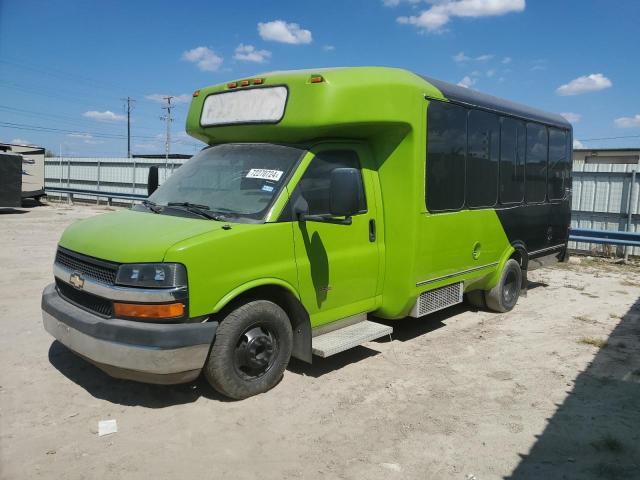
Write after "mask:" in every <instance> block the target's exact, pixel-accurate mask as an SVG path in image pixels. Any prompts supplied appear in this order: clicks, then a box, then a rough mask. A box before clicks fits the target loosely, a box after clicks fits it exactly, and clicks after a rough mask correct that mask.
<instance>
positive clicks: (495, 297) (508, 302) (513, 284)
mask: <svg viewBox="0 0 640 480" xmlns="http://www.w3.org/2000/svg"><path fill="white" fill-rule="evenodd" d="M521 286H522V270H521V269H520V264H519V263H518V262H517V261H515V260H514V259H509V260H507V263H505V265H504V268H503V269H502V274H501V275H500V280H499V281H498V284H497V285H496V286H495V287H493V288H492V289H491V290H489V291H487V292H485V301H486V302H487V307H488V308H489V309H490V310H493V311H495V312H508V311H509V310H511V309H512V308H513V307H515V306H516V302H517V301H518V297H520V287H521Z"/></svg>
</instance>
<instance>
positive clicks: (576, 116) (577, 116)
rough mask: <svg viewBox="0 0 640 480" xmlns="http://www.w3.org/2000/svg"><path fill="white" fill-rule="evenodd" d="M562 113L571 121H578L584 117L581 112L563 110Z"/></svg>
mask: <svg viewBox="0 0 640 480" xmlns="http://www.w3.org/2000/svg"><path fill="white" fill-rule="evenodd" d="M560 115H562V116H563V117H564V118H565V120H566V121H567V122H569V123H578V122H579V121H580V119H581V118H582V115H580V114H579V113H573V112H562V113H560Z"/></svg>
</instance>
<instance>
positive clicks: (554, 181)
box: [547, 128, 571, 200]
mask: <svg viewBox="0 0 640 480" xmlns="http://www.w3.org/2000/svg"><path fill="white" fill-rule="evenodd" d="M567 137H568V135H567V132H566V131H565V130H558V129H557V128H550V129H549V179H548V182H549V183H548V186H547V188H548V191H549V198H550V199H552V200H559V199H561V198H564V190H565V187H569V177H570V175H571V159H570V156H569V155H570V154H569V152H568V151H567Z"/></svg>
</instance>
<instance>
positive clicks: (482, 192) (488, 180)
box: [466, 110, 500, 207]
mask: <svg viewBox="0 0 640 480" xmlns="http://www.w3.org/2000/svg"><path fill="white" fill-rule="evenodd" d="M467 125H468V127H467V128H468V130H467V145H468V148H467V180H466V187H467V202H466V203H467V206H469V207H492V206H494V205H495V204H496V201H497V199H498V154H499V148H500V143H499V142H500V136H499V126H498V117H497V116H496V115H494V114H493V113H488V112H482V111H479V110H470V111H469V121H468V124H467Z"/></svg>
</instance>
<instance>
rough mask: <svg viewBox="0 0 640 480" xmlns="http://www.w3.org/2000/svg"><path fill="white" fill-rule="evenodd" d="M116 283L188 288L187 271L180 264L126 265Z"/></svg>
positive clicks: (148, 286)
mask: <svg viewBox="0 0 640 480" xmlns="http://www.w3.org/2000/svg"><path fill="white" fill-rule="evenodd" d="M116 283H117V284H118V285H128V286H131V287H147V288H167V287H186V286H187V270H186V269H185V268H184V265H181V264H179V263H126V264H124V265H120V268H118V275H117V276H116Z"/></svg>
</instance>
